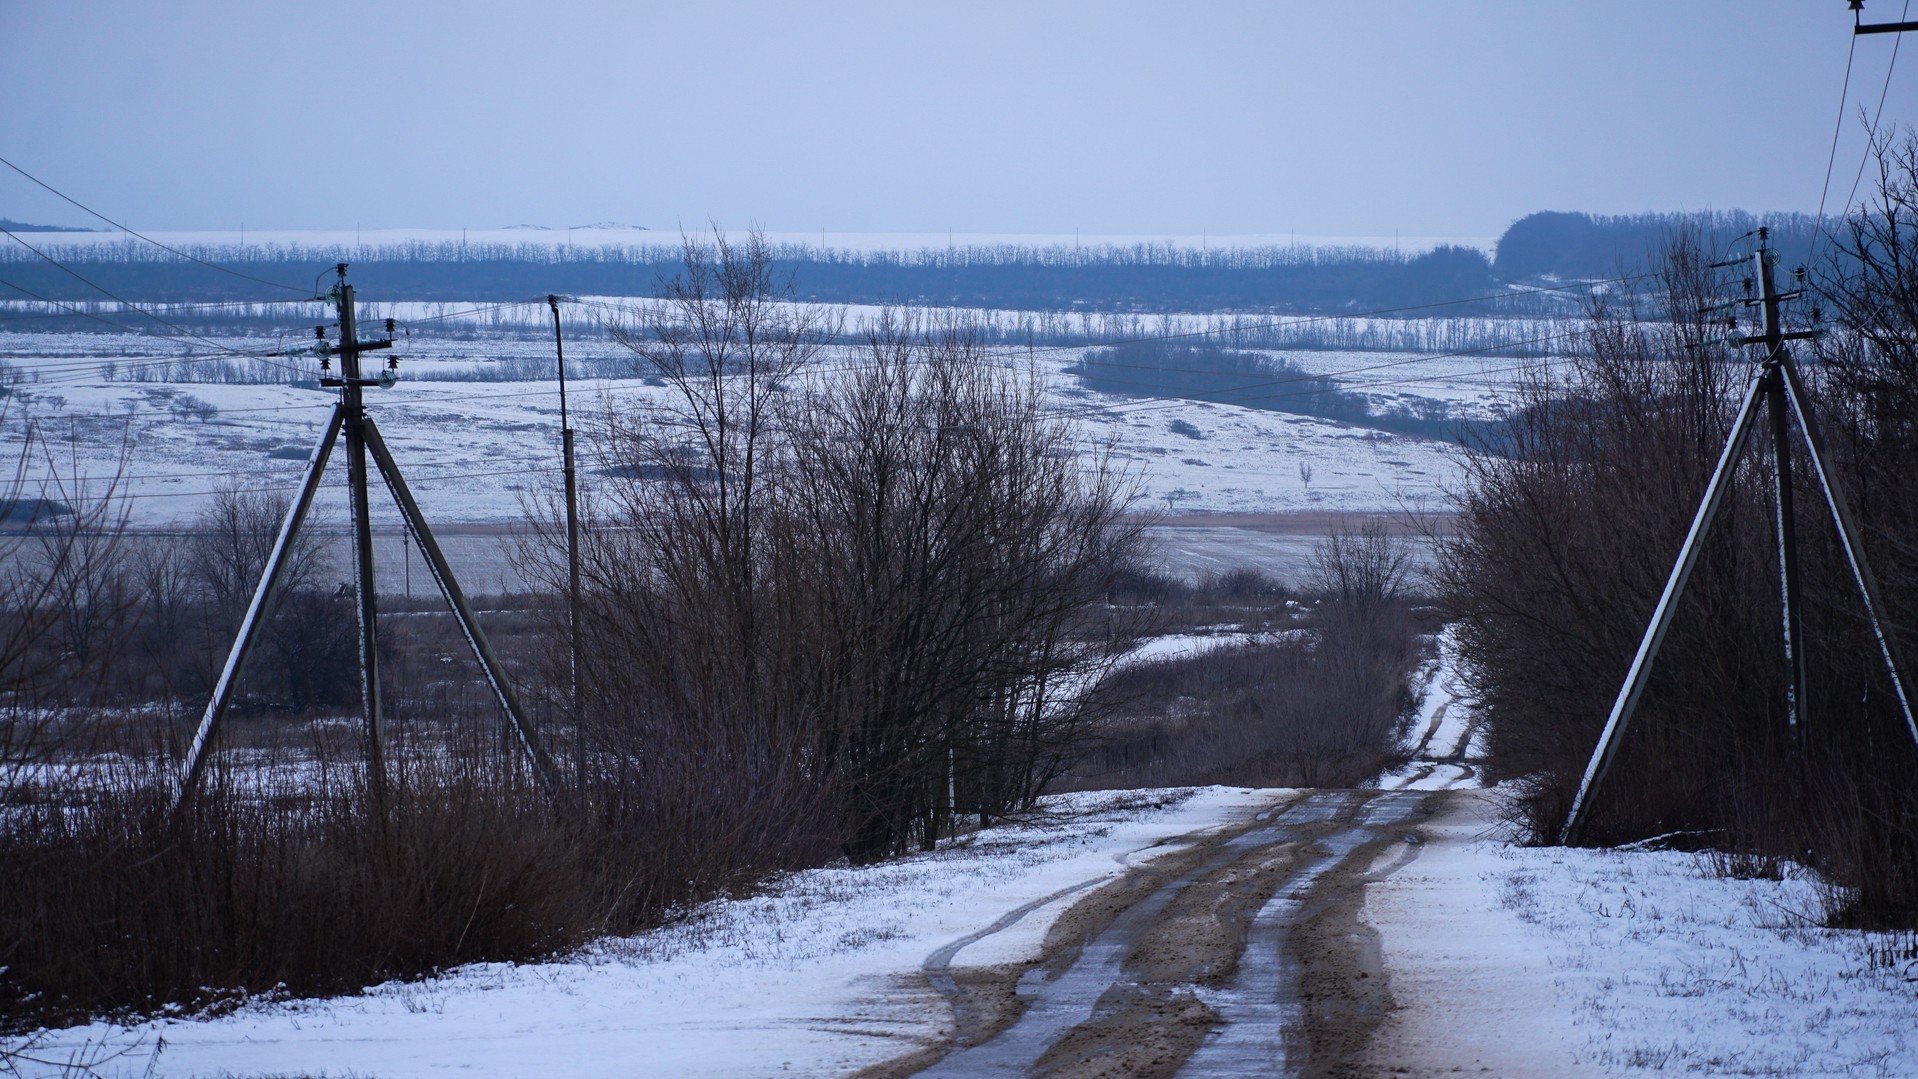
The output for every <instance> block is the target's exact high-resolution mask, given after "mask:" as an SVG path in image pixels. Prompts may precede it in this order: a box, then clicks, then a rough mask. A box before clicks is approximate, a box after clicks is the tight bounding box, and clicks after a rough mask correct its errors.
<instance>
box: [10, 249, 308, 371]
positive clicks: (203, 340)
mask: <svg viewBox="0 0 1918 1079" xmlns="http://www.w3.org/2000/svg"><path fill="white" fill-rule="evenodd" d="M0 232H4V233H6V234H7V236H8V237H9V238H11V239H12V240H13V242H15V243H17V244H19V245H20V246H21V247H24V248H26V249H27V250H29V251H31V252H33V253H34V254H36V255H38V256H40V257H41V258H43V259H46V260H47V261H48V262H49V263H52V264H53V265H54V266H55V267H57V268H58V269H59V270H61V271H62V272H64V273H66V274H69V275H71V276H72V277H73V278H74V280H76V281H79V282H81V283H82V284H85V285H87V286H88V287H90V288H93V289H97V290H98V291H99V292H100V293H101V294H102V295H104V296H106V297H107V298H108V299H110V300H113V301H114V302H116V303H118V304H120V305H121V306H123V307H126V308H128V309H129V310H132V311H134V312H136V313H138V314H142V315H145V316H146V317H148V318H150V319H152V320H153V321H155V322H157V323H159V324H160V325H162V326H165V327H167V328H169V329H172V330H175V331H177V332H178V333H179V334H180V335H183V336H186V337H190V338H192V339H193V340H195V341H198V342H200V343H201V344H205V345H211V346H213V347H214V348H216V349H218V350H220V351H222V352H230V353H233V354H234V355H243V353H238V352H235V351H234V350H233V349H229V348H227V347H226V346H224V345H221V344H220V343H219V342H217V341H213V340H210V339H208V338H205V337H202V336H200V335H199V334H197V333H194V332H193V331H191V330H189V329H187V328H186V327H184V326H180V325H177V324H176V323H173V322H169V321H167V320H166V319H164V318H161V317H160V316H159V315H156V314H154V313H153V312H151V311H148V310H145V309H144V308H142V307H140V306H139V305H138V304H134V303H129V302H128V301H126V300H124V299H121V298H120V297H119V296H116V295H114V294H113V293H112V292H110V291H108V290H107V289H106V288H105V287H103V286H101V285H99V284H96V283H95V282H93V281H90V280H88V279H87V278H86V277H84V276H82V275H81V274H80V273H79V272H77V271H75V270H73V269H71V268H70V267H68V266H66V265H64V264H62V263H61V262H60V260H59V259H56V258H54V257H53V256H52V255H49V254H47V253H46V252H44V251H42V250H40V249H39V248H37V247H35V246H33V245H32V244H30V243H28V242H27V241H25V240H22V239H21V238H20V237H19V235H18V234H16V233H15V232H14V231H13V230H12V229H9V228H5V227H4V226H0ZM8 287H9V288H13V289H16V290H18V291H20V292H25V293H26V294H27V295H29V296H34V294H33V293H31V292H27V290H26V289H23V288H20V287H19V286H18V285H9V286H8ZM34 298H35V299H38V300H42V301H43V302H46V303H57V302H59V301H55V300H46V299H45V298H44V297H40V296H34ZM75 313H76V314H79V313H80V312H75ZM88 317H94V318H96V319H97V316H88ZM97 320H98V321H101V322H106V320H105V319H97ZM106 324H107V325H109V326H113V325H117V324H116V323H112V322H106ZM126 328H127V329H131V327H126ZM133 332H135V333H139V332H141V331H139V330H133ZM153 336H157V337H164V336H168V335H165V334H155V335H153ZM249 358H251V357H249ZM268 362H272V361H268ZM280 366H286V365H280ZM288 370H297V368H292V367H288Z"/></svg>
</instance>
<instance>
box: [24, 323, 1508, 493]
mask: <svg viewBox="0 0 1918 1079" xmlns="http://www.w3.org/2000/svg"><path fill="white" fill-rule="evenodd" d="M210 340H211V342H212V344H217V345H218V346H220V347H222V348H227V349H232V350H234V351H237V352H246V353H260V352H268V351H273V350H276V349H283V348H284V347H286V346H287V345H288V344H292V343H294V342H292V341H291V340H288V339H279V338H266V337H258V336H216V337H213V338H211V339H210ZM402 344H403V347H402V348H401V349H398V350H396V352H397V353H398V354H399V355H401V356H402V357H403V360H402V364H401V368H400V374H401V376H402V381H401V382H400V384H399V385H397V386H395V387H393V388H391V389H385V390H377V391H369V402H370V407H371V409H372V410H373V414H374V415H375V417H376V418H377V419H378V421H379V422H380V425H381V429H382V431H383V432H384V433H385V435H386V438H387V442H388V444H389V445H391V446H392V448H393V451H394V454H395V455H396V456H397V457H398V458H399V461H400V464H401V466H402V467H403V468H404V469H406V472H407V476H408V479H409V482H411V483H412V484H413V485H414V487H415V491H416V493H417V495H418V496H419V498H420V501H421V503H422V505H423V507H424V508H425V510H426V512H427V513H428V515H429V517H431V518H432V519H434V520H435V521H439V522H447V523H456V522H457V523H469V524H481V523H500V522H507V521H512V520H516V519H518V518H520V517H521V516H522V515H523V512H524V504H525V499H527V498H528V497H532V496H536V495H537V494H539V493H540V492H544V491H550V490H552V489H553V488H554V487H556V485H557V484H558V477H559V469H558V457H559V452H558V444H559V400H558V394H557V391H556V389H555V388H554V386H553V384H552V383H551V382H550V381H512V382H462V381H437V380H433V379H434V377H435V376H439V377H446V376H448V375H455V374H460V373H465V372H471V371H473V370H475V369H477V368H485V367H488V366H496V365H497V364H499V363H501V362H505V363H519V364H540V365H548V364H550V363H551V341H550V339H549V338H547V339H543V338H541V337H539V336H537V335H530V334H527V333H525V332H505V331H502V332H500V333H498V334H488V333H484V332H481V333H477V334H476V333H475V332H474V331H472V330H470V329H469V330H461V331H459V332H457V333H455V332H452V331H446V332H444V333H443V334H439V335H436V334H435V332H432V331H429V330H428V329H426V328H423V329H422V330H421V332H420V333H418V334H416V335H415V336H413V337H411V338H406V339H404V340H403V342H402ZM212 351H213V350H212V348H211V345H208V344H205V343H202V342H194V341H188V342H185V343H184V344H183V343H182V342H180V341H179V340H178V339H172V340H163V339H160V338H157V337H153V336H143V335H138V334H114V333H100V334H92V333H19V332H0V361H4V362H6V363H8V364H11V365H13V366H14V367H16V368H18V369H19V371H20V372H21V376H22V377H23V379H24V380H25V381H24V382H22V383H21V385H19V386H18V387H17V388H16V390H15V393H14V396H13V398H12V400H11V402H10V412H11V414H9V415H8V416H7V417H6V422H5V426H4V429H0V458H4V459H9V460H10V459H12V458H13V455H15V454H17V453H18V452H19V450H20V448H21V444H22V439H23V437H24V432H25V430H26V425H25V424H24V423H22V422H21V419H22V417H23V416H31V417H32V418H33V420H34V421H35V429H36V430H37V431H38V432H39V435H38V445H37V448H36V449H35V451H34V453H33V454H32V455H31V459H32V466H31V471H32V473H33V474H34V475H35V476H40V477H44V476H46V475H49V474H57V475H59V476H61V477H63V478H64V479H65V480H66V481H67V482H68V483H69V484H71V483H72V482H73V480H74V478H75V477H80V478H83V479H84V480H85V481H86V482H85V483H83V484H82V486H88V485H90V486H91V487H93V488H94V489H98V488H99V487H100V485H101V484H102V483H103V482H104V481H105V479H106V478H107V477H110V476H112V475H113V474H114V472H115V471H116V469H117V468H118V466H119V463H120V461H121V458H122V454H123V453H125V455H126V461H127V475H126V478H125V480H124V482H123V484H122V487H121V491H122V493H123V494H125V495H126V496H127V497H128V505H129V507H130V510H131V513H132V523H133V524H134V525H135V526H136V527H142V528H163V527H166V526H168V525H170V524H174V523H177V522H181V521H185V520H187V519H190V518H191V517H192V515H193V514H194V512H195V511H196V510H198V509H199V508H200V507H201V506H203V505H204V504H205V502H206V500H207V498H208V496H209V494H210V493H211V492H212V491H213V490H214V489H215V488H216V487H218V486H219V485H221V484H222V483H229V482H233V481H234V480H236V479H237V480H239V481H241V482H244V483H247V484H250V485H254V486H264V487H278V488H282V489H291V488H292V487H293V486H294V485H295V484H296V483H297V480H298V476H299V473H300V471H301V469H302V467H303V466H304V462H305V459H306V457H307V455H308V454H309V453H310V452H311V449H312V446H313V444H314V442H315V441H316V440H317V438H318V436H319V433H320V431H321V428H322V425H323V423H324V422H325V419H326V417H327V415H328V410H329V408H330V406H331V404H332V402H333V393H332V392H331V391H323V390H320V389H317V388H308V387H307V386H299V385H235V384H212V383H201V382H184V381H165V380H164V379H165V378H166V377H167V376H168V375H170V374H171V373H172V372H171V371H170V369H169V367H168V365H169V364H171V363H173V362H174V361H175V360H177V358H178V357H180V356H182V355H193V356H205V355H208V354H209V353H210V352H212ZM1081 351H1082V350H1081V349H1077V348H1050V349H1041V350H1038V351H1036V352H1034V353H1031V354H1030V355H1028V354H1027V353H1026V352H1025V351H1024V350H1017V349H1008V350H1004V358H1005V362H1007V363H1009V364H1014V365H1024V364H1026V363H1028V362H1029V363H1032V364H1035V365H1036V368H1037V370H1038V372H1039V374H1040V375H1041V376H1042V377H1043V378H1044V379H1045V380H1046V383H1047V385H1048V387H1049V391H1050V395H1051V397H1052V399H1053V403H1054V405H1055V407H1056V409H1057V410H1058V411H1059V412H1060V413H1061V414H1062V415H1065V416H1068V417H1070V418H1072V419H1073V420H1075V421H1076V422H1077V423H1078V424H1079V430H1080V433H1081V435H1082V438H1083V440H1084V444H1085V446H1086V447H1087V448H1088V451H1090V450H1091V449H1092V448H1093V447H1097V446H1102V445H1107V444H1109V445H1111V446H1112V447H1113V448H1114V451H1115V453H1114V456H1115V460H1116V461H1117V462H1118V463H1119V464H1121V465H1123V466H1124V467H1126V468H1128V469H1129V470H1131V471H1132V473H1133V474H1134V475H1135V476H1136V478H1137V481H1138V487H1139V493H1140V496H1141V500H1142V506H1145V507H1152V508H1157V509H1160V510H1166V511H1170V512H1173V513H1176V514H1187V513H1221V512H1233V513H1255V514H1284V513H1297V512H1325V511H1330V512H1355V513H1376V512H1389V513H1401V512H1405V511H1408V510H1409V511H1414V512H1418V511H1432V510H1436V509H1440V508H1442V507H1443V504H1444V493H1445V491H1446V490H1447V489H1448V487H1449V486H1452V485H1454V481H1455V479H1456V477H1457V475H1458V471H1457V469H1458V466H1457V462H1456V461H1455V460H1454V458H1453V456H1452V453H1451V451H1450V450H1449V449H1448V448H1446V447H1445V446H1444V445H1443V444H1441V443H1438V442H1434V441H1431V440H1428V439H1421V438H1415V437H1410V436H1406V435H1399V434H1393V433H1389V432H1384V431H1378V430H1373V429H1368V428H1360V427H1353V426H1349V425H1345V424H1341V423H1335V422H1332V421H1328V420H1321V419H1316V418H1312V417H1307V416H1301V415H1296V414H1291V413H1284V412H1275V411H1266V410H1260V409H1254V408H1247V407H1243V406H1238V405H1226V404H1213V403H1205V402H1194V401H1182V400H1178V401H1175V400H1163V399H1130V398H1121V397H1113V396H1109V395H1104V394H1093V393H1089V392H1087V391H1085V390H1084V389H1082V388H1080V387H1079V386H1078V385H1077V380H1076V379H1074V378H1073V377H1072V376H1070V375H1067V374H1065V373H1064V371H1063V369H1064V368H1065V367H1066V366H1068V365H1069V364H1071V363H1073V362H1074V361H1075V360H1076V359H1077V357H1078V355H1079V353H1080V352H1081ZM567 353H568V361H569V363H572V364H575V365H584V364H586V363H589V362H590V361H592V360H593V359H595V358H601V357H604V358H611V359H615V360H616V359H617V357H618V356H619V355H620V353H619V352H618V350H617V347H616V346H614V345H612V344H611V342H610V341H609V340H607V339H606V338H605V337H604V336H603V335H582V338H581V340H579V341H577V342H574V343H570V344H569V345H568V349H567ZM1286 355H1287V357H1288V358H1290V359H1292V360H1294V361H1296V362H1298V363H1300V364H1301V365H1302V366H1304V367H1305V368H1306V369H1307V370H1309V371H1312V372H1314V373H1324V374H1335V375H1339V376H1341V378H1342V381H1343V382H1344V383H1345V384H1346V386H1347V387H1348V388H1349V389H1351V390H1353V391H1355V392H1363V393H1366V394H1368V395H1369V396H1370V397H1372V399H1373V400H1374V401H1375V402H1377V403H1378V404H1381V405H1385V404H1391V403H1402V402H1406V401H1409V400H1411V399H1412V398H1427V399H1432V400H1443V401H1445V402H1447V403H1448V404H1450V405H1452V406H1453V407H1454V408H1456V409H1458V410H1459V411H1460V412H1461V414H1466V415H1484V414H1486V413H1487V412H1488V411H1489V410H1490V409H1492V408H1494V407H1496V405H1497V403H1498V401H1499V400H1500V397H1501V395H1502V394H1503V393H1504V392H1505V391H1506V390H1507V389H1509V387H1510V385H1511V382H1512V379H1513V378H1514V375H1515V372H1516V370H1517V369H1518V368H1519V367H1520V366H1521V364H1520V361H1515V360H1511V359H1507V358H1480V357H1456V356H1454V357H1444V356H1424V355H1418V354H1394V353H1372V352H1366V353H1351V352H1293V353H1287V354H1286ZM238 362H241V363H244V362H247V361H238ZM274 362H275V363H280V364H286V363H292V364H294V365H296V366H301V367H302V369H303V370H306V369H310V368H311V367H312V361H311V360H310V359H303V360H297V361H289V360H286V359H284V358H280V359H276V360H275V361H274ZM306 373H308V374H310V373H311V372H310V370H307V371H306ZM135 377H138V378H141V379H149V381H133V380H132V379H134V378H135ZM663 392H664V391H663V390H661V389H659V388H657V387H650V386H647V385H645V384H644V383H643V382H642V381H640V380H638V379H625V378H614V379H591V380H579V381H576V382H575V384H574V385H573V388H572V393H571V404H572V407H573V409H574V411H575V425H576V426H579V427H581V428H582V430H584V429H587V428H589V427H590V422H589V421H590V416H591V414H592V413H594V412H595V411H596V410H599V409H603V408H608V407H618V408H624V407H631V406H634V405H637V404H639V403H641V402H644V401H646V400H648V399H652V398H656V397H657V396H658V395H660V394H662V393H663ZM584 452H586V453H588V454H590V447H585V448H584ZM583 462H584V463H583V467H582V481H583V482H584V483H585V484H586V485H587V486H588V487H589V488H590V486H591V484H592V482H593V481H594V479H595V478H596V477H597V475H598V473H597V471H596V469H595V468H594V467H593V465H592V461H591V458H590V456H587V457H585V458H584V459H583ZM329 481H330V483H331V485H332V489H331V490H329V491H326V492H323V494H322V504H327V503H331V504H333V506H334V510H335V512H336V514H338V515H339V516H340V517H341V519H343V516H344V497H343V487H342V486H341V485H342V484H343V476H340V475H330V476H329ZM381 512H383V513H386V514H387V515H388V516H389V517H391V518H392V519H391V520H389V521H386V522H383V523H384V525H386V526H388V527H393V528H397V517H396V516H393V515H392V514H391V511H390V507H382V510H381Z"/></svg>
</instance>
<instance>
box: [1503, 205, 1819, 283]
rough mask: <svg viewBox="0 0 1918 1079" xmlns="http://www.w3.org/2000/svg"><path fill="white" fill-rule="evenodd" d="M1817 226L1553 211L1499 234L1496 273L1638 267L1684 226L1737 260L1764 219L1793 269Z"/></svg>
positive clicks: (1586, 273) (1583, 274)
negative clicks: (1743, 241) (1744, 241)
mask: <svg viewBox="0 0 1918 1079" xmlns="http://www.w3.org/2000/svg"><path fill="white" fill-rule="evenodd" d="M1817 224H1818V219H1817V218H1815V217H1813V216H1812V215H1810V214H1765V215H1764V216H1762V217H1759V216H1756V215H1753V214H1749V213H1746V212H1745V211H1743V210H1726V211H1710V210H1707V211H1701V212H1698V213H1670V214H1616V215H1605V214H1580V213H1559V212H1555V211H1548V212H1544V213H1536V214H1529V215H1527V216H1525V217H1521V218H1519V219H1518V220H1517V221H1514V222H1512V225H1511V227H1510V228H1507V229H1506V230H1505V235H1503V236H1501V237H1499V240H1498V255H1497V257H1496V258H1495V259H1494V260H1493V262H1492V273H1493V275H1494V276H1495V277H1497V278H1498V279H1499V280H1500V281H1535V280H1538V279H1540V278H1544V277H1556V278H1560V279H1564V280H1578V279H1590V278H1596V277H1617V276H1622V275H1626V274H1633V273H1639V272H1642V271H1643V270H1644V269H1645V268H1646V267H1648V266H1650V265H1651V264H1652V261H1653V259H1654V257H1655V256H1656V255H1657V254H1658V253H1659V252H1660V251H1662V250H1664V249H1665V247H1666V246H1667V245H1669V244H1670V243H1671V241H1672V240H1674V239H1676V238H1677V237H1678V235H1679V233H1680V232H1691V233H1694V234H1695V235H1696V236H1697V239H1698V246H1699V248H1700V249H1702V250H1704V251H1706V252H1708V253H1712V254H1715V255H1716V256H1717V257H1718V258H1720V259H1727V258H1733V257H1736V256H1740V255H1749V254H1750V253H1751V250H1752V248H1751V245H1750V244H1749V243H1741V242H1740V241H1741V240H1744V239H1746V238H1748V237H1750V236H1751V234H1752V233H1754V232H1756V231H1757V229H1758V228H1759V226H1761V225H1762V226H1765V227H1766V228H1769V229H1770V230H1771V243H1772V247H1773V248H1774V249H1775V250H1776V251H1777V252H1778V257H1779V260H1780V262H1781V263H1783V264H1784V265H1785V266H1787V267H1791V266H1797V265H1800V264H1801V263H1803V262H1805V261H1806V259H1807V258H1808V257H1809V255H1810V251H1811V243H1812V237H1813V236H1814V235H1815V234H1816V231H1817ZM1832 224H1833V225H1838V224H1839V223H1838V222H1833V223H1832Z"/></svg>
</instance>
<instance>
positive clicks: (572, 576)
mask: <svg viewBox="0 0 1918 1079" xmlns="http://www.w3.org/2000/svg"><path fill="white" fill-rule="evenodd" d="M546 306H548V307H550V308H552V309H553V353H554V355H555V356H557V357H558V359H559V442H560V453H561V458H562V467H563V469H564V473H565V477H566V588H567V593H566V600H567V633H568V644H569V646H570V648H571V650H572V666H571V670H572V684H571V693H570V695H569V697H568V701H567V706H568V709H569V711H570V712H571V713H572V714H571V716H570V717H569V718H570V719H571V720H572V723H573V738H574V740H575V742H580V743H582V744H579V745H576V746H575V747H574V756H575V757H576V758H577V759H578V765H579V781H580V784H581V786H582V787H583V786H584V785H585V782H586V752H585V746H584V744H583V739H582V735H581V732H580V707H579V657H580V644H579V481H578V474H577V473H576V472H575V471H574V468H573V425H572V422H571V420H569V419H568V417H567V414H566V344H565V341H564V340H563V339H562V338H561V336H560V332H559V297H558V296H554V295H548V296H547V297H546Z"/></svg>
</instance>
